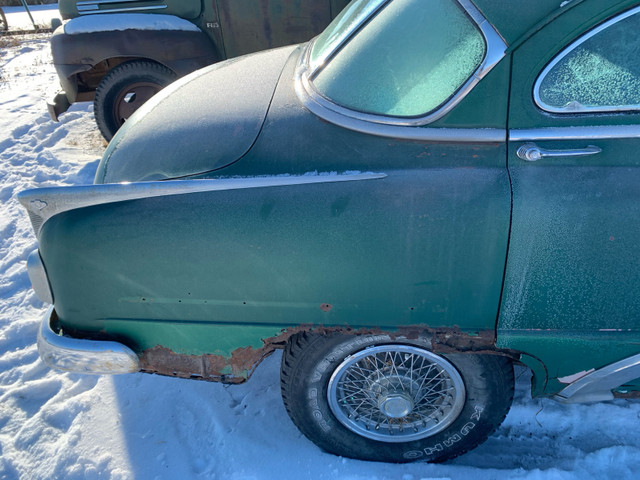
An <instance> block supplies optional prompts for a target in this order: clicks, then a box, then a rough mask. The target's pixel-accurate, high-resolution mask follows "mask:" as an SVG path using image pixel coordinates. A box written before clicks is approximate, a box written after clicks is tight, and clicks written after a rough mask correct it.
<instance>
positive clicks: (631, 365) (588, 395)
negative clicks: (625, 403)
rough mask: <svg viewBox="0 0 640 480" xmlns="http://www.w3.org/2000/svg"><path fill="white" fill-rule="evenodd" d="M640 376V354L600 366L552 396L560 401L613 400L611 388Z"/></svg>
mask: <svg viewBox="0 0 640 480" xmlns="http://www.w3.org/2000/svg"><path fill="white" fill-rule="evenodd" d="M639 377H640V354H638V355H634V356H632V357H629V358H625V359H623V360H620V361H619V362H616V363H612V364H611V365H607V366H606V367H602V368H600V369H598V370H595V371H593V372H591V373H588V374H587V375H585V376H584V377H581V378H579V379H578V380H576V381H575V382H573V383H571V384H570V385H568V386H567V387H565V388H563V389H562V390H561V391H560V392H558V393H557V394H556V395H555V396H554V397H553V398H554V400H557V401H558V402H561V403H587V402H602V401H606V400H613V398H614V397H613V393H612V392H611V390H612V389H614V388H616V387H619V386H620V385H624V384H625V383H627V382H630V381H631V380H635V379H636V378H639Z"/></svg>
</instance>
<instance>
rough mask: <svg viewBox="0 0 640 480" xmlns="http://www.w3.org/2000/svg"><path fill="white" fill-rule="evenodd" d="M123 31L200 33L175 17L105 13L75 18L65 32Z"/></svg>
mask: <svg viewBox="0 0 640 480" xmlns="http://www.w3.org/2000/svg"><path fill="white" fill-rule="evenodd" d="M121 30H180V31H185V32H199V31H200V29H199V28H198V27H196V26H195V25H194V24H193V23H191V22H189V21H188V20H184V19H183V18H180V17H176V16H175V15H158V14H153V13H128V14H126V15H122V14H117V13H105V14H100V15H87V16H85V17H78V18H73V19H71V20H69V21H68V22H66V23H65V24H64V32H65V33H66V34H68V35H77V34H79V33H91V32H110V31H121Z"/></svg>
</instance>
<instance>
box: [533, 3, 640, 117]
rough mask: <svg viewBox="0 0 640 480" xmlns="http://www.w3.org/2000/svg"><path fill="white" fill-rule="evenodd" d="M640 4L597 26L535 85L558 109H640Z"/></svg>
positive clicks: (543, 103) (548, 105)
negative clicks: (639, 6) (639, 33)
mask: <svg viewBox="0 0 640 480" xmlns="http://www.w3.org/2000/svg"><path fill="white" fill-rule="evenodd" d="M639 31H640V8H635V9H633V10H630V11H627V12H625V13H624V14H622V15H620V16H618V17H615V18H614V19H612V20H609V21H608V22H605V23H604V24H602V25H600V26H599V27H597V28H595V29H594V30H592V31H591V32H589V33H588V34H587V35H585V36H583V37H582V38H580V39H579V40H577V41H576V42H574V43H573V44H571V45H570V46H569V47H568V48H566V49H565V50H563V51H562V52H561V53H560V54H559V55H558V56H557V57H556V58H554V59H553V60H552V61H551V63H550V64H549V65H548V66H547V67H546V68H545V69H544V70H543V72H542V73H541V74H540V77H539V78H538V80H537V81H536V85H535V86H534V98H535V99H536V103H537V104H538V106H539V107H540V108H542V109H543V110H546V111H548V112H553V113H580V112H607V111H623V110H640V35H638V32H639Z"/></svg>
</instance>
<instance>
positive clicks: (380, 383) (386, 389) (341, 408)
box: [327, 345, 465, 442]
mask: <svg viewBox="0 0 640 480" xmlns="http://www.w3.org/2000/svg"><path fill="white" fill-rule="evenodd" d="M327 396H328V402H329V406H330V408H331V411H332V412H333V414H334V415H335V416H336V418H337V419H338V421H340V423H342V424H343V425H344V426H345V427H347V428H348V429H349V430H351V431H352V432H354V433H357V434H358V435H362V436H363V437H366V438H370V439H372V440H378V441H383V442H407V441H411V440H418V439H421V438H425V437H428V436H431V435H433V434H435V433H437V432H440V431H442V430H444V429H445V428H447V427H448V426H449V425H451V423H453V422H454V421H455V420H456V418H458V415H459V414H460V412H461V410H462V407H463V406H464V403H465V388H464V382H463V381H462V377H461V376H460V374H459V373H458V371H457V370H456V369H455V367H454V366H453V365H452V364H450V363H449V362H447V361H446V360H445V359H444V358H443V357H440V356H437V355H434V354H432V353H431V352H429V351H427V350H424V349H421V348H417V347H413V346H409V345H381V346H377V347H372V348H367V349H365V350H363V351H361V352H358V353H355V354H353V355H350V356H348V357H347V358H345V359H344V361H343V362H342V363H341V364H340V365H339V366H338V367H337V368H336V370H335V372H334V373H333V375H332V376H331V379H330V380H329V388H328V391H327Z"/></svg>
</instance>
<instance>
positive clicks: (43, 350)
mask: <svg viewBox="0 0 640 480" xmlns="http://www.w3.org/2000/svg"><path fill="white" fill-rule="evenodd" d="M57 320H58V315H57V314H56V311H55V310H54V308H53V306H51V307H49V309H48V310H47V314H46V315H45V317H44V318H43V320H42V325H41V326H40V330H39V331H38V353H39V354H40V358H41V359H42V361H43V362H44V363H45V364H47V365H48V366H49V367H51V368H55V369H57V370H62V371H64V372H73V373H90V374H105V373H108V374H118V373H132V372H137V371H139V370H140V364H139V360H138V356H137V355H136V354H135V353H134V352H133V350H131V349H130V348H129V347H127V346H125V345H123V344H121V343H118V342H111V341H101V340H86V339H79V338H73V337H69V336H65V335H58V334H57V333H56V332H54V331H53V329H52V328H51V325H52V324H55V323H57Z"/></svg>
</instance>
